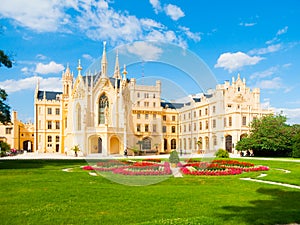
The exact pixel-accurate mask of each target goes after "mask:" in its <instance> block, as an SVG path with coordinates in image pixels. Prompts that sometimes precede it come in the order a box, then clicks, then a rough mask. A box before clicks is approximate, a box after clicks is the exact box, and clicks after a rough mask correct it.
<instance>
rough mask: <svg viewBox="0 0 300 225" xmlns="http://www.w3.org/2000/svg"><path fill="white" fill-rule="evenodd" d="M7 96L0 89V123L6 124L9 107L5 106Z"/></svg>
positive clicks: (8, 120)
mask: <svg viewBox="0 0 300 225" xmlns="http://www.w3.org/2000/svg"><path fill="white" fill-rule="evenodd" d="M6 100H7V94H6V92H5V90H3V89H1V88H0V122H1V123H3V124H6V123H8V122H10V120H11V118H10V106H9V105H8V104H6Z"/></svg>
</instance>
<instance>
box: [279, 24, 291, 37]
mask: <svg viewBox="0 0 300 225" xmlns="http://www.w3.org/2000/svg"><path fill="white" fill-rule="evenodd" d="M288 28H289V27H288V26H285V27H284V28H282V29H280V30H278V31H277V33H276V35H277V36H278V35H282V34H285V33H286V32H287V31H288Z"/></svg>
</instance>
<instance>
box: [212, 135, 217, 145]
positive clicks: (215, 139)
mask: <svg viewBox="0 0 300 225" xmlns="http://www.w3.org/2000/svg"><path fill="white" fill-rule="evenodd" d="M212 138H213V144H214V145H217V136H216V135H214V136H213V137H212Z"/></svg>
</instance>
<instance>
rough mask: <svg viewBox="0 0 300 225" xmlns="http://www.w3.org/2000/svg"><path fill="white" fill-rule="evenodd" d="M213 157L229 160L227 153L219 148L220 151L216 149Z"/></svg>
mask: <svg viewBox="0 0 300 225" xmlns="http://www.w3.org/2000/svg"><path fill="white" fill-rule="evenodd" d="M215 156H216V157H217V158H229V153H228V152H227V151H226V150H224V149H222V148H220V149H218V151H217V152H216V154H215Z"/></svg>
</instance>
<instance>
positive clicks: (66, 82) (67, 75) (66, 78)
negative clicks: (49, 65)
mask: <svg viewBox="0 0 300 225" xmlns="http://www.w3.org/2000/svg"><path fill="white" fill-rule="evenodd" d="M62 83H63V96H64V97H70V96H71V91H72V86H73V75H72V74H71V71H70V67H69V65H67V69H66V71H65V72H63V75H62Z"/></svg>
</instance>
